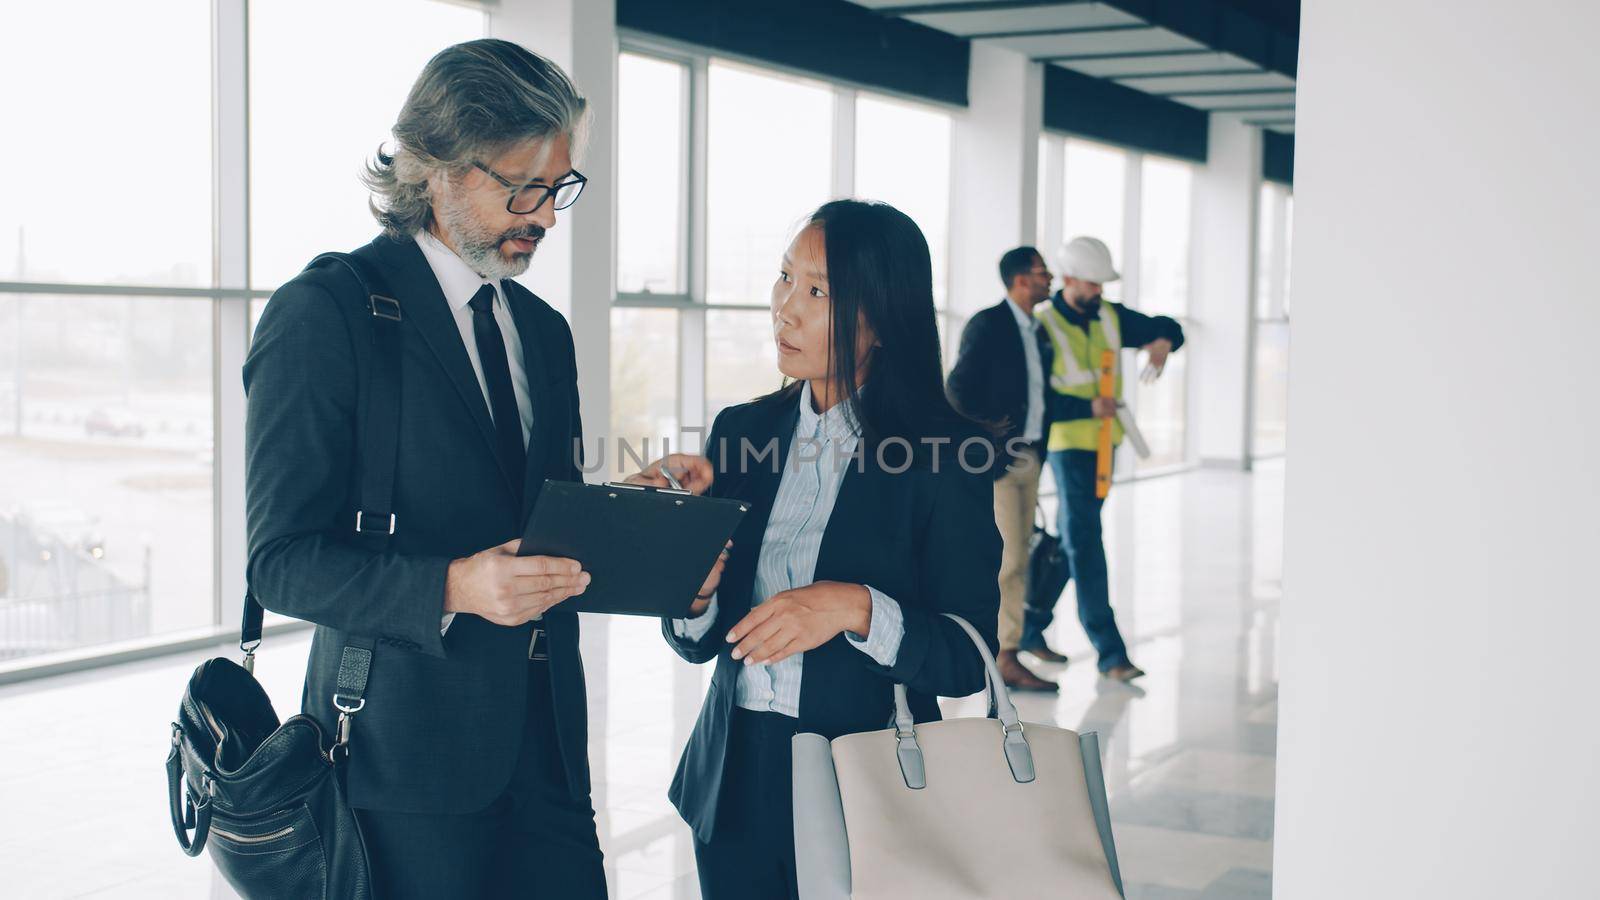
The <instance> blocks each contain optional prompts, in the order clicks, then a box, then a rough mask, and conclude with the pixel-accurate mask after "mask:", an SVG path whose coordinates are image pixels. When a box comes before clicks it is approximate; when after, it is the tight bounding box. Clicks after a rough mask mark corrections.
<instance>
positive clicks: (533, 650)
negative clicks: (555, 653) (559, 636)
mask: <svg viewBox="0 0 1600 900" xmlns="http://www.w3.org/2000/svg"><path fill="white" fill-rule="evenodd" d="M528 659H529V660H531V661H533V662H549V660H550V641H549V635H548V633H547V632H546V631H545V630H544V628H543V627H542V626H540V625H539V624H537V623H535V624H534V626H533V638H532V639H531V640H529V641H528Z"/></svg>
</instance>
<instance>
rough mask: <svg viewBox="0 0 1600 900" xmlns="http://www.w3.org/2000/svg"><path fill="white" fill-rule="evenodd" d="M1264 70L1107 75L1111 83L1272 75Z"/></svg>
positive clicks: (1213, 70) (1214, 70)
mask: <svg viewBox="0 0 1600 900" xmlns="http://www.w3.org/2000/svg"><path fill="white" fill-rule="evenodd" d="M1272 74H1276V73H1274V72H1268V71H1267V70H1266V69H1208V70H1206V71H1203V72H1139V73H1137V74H1134V75H1107V76H1106V77H1107V78H1109V79H1111V80H1112V81H1134V80H1136V79H1140V78H1214V77H1216V76H1218V75H1272Z"/></svg>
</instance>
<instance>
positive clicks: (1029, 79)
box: [949, 43, 1043, 318]
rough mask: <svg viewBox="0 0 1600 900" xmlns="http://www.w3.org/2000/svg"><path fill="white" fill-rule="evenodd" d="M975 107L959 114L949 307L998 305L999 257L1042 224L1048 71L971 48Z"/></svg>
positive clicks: (968, 310) (1005, 53)
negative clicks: (1042, 150)
mask: <svg viewBox="0 0 1600 900" xmlns="http://www.w3.org/2000/svg"><path fill="white" fill-rule="evenodd" d="M967 94H968V106H967V109H966V111H965V112H964V113H962V114H961V115H958V116H956V118H955V128H954V144H955V146H954V148H953V152H952V153H951V162H950V170H951V171H950V174H951V178H952V179H954V184H953V189H952V191H951V194H950V247H951V249H952V251H953V252H952V253H951V254H950V304H949V306H950V311H951V312H953V313H955V314H956V315H957V316H958V317H963V318H964V317H966V316H970V315H972V314H973V313H974V312H977V311H978V310H980V309H982V308H984V307H985V306H992V305H994V304H995V303H997V302H999V300H1000V298H1001V297H1002V296H1003V295H1004V294H1005V289H1004V287H1003V286H1002V285H1001V284H1000V275H999V269H998V268H997V267H998V266H999V264H1000V257H1001V255H1002V254H1004V253H1005V252H1006V251H1007V250H1010V249H1011V248H1012V247H1016V246H1018V245H1020V244H1026V243H1028V242H1030V241H1032V240H1033V233H1034V231H1035V230H1036V229H1037V227H1038V221H1037V217H1038V213H1037V203H1038V194H1039V188H1038V180H1039V129H1040V120H1041V116H1042V113H1043V101H1042V95H1043V68H1042V67H1041V65H1040V64H1038V63H1035V62H1031V61H1029V59H1028V58H1027V57H1026V56H1023V55H1022V54H1020V53H1014V52H1012V51H1010V50H1005V49H1002V48H999V47H992V46H989V45H986V44H982V43H978V44H973V45H972V69H971V75H970V78H969V82H968V88H967Z"/></svg>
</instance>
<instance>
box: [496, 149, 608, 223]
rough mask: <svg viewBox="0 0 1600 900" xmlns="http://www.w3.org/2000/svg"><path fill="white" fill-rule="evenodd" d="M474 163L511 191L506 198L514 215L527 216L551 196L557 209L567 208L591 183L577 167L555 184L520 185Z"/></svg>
mask: <svg viewBox="0 0 1600 900" xmlns="http://www.w3.org/2000/svg"><path fill="white" fill-rule="evenodd" d="M472 165H473V166H474V167H475V168H477V169H479V170H480V171H482V172H483V173H484V174H485V175H488V176H489V177H490V178H493V179H494V180H495V181H498V182H500V184H501V186H503V187H504V188H505V189H506V190H508V191H510V192H511V196H510V198H508V199H507V200H506V212H508V213H511V214H512V215H514V216H525V215H527V214H529V213H531V212H533V211H534V210H536V209H538V208H539V207H541V206H543V205H544V203H545V201H546V200H549V199H550V198H551V197H554V198H555V208H556V209H566V208H567V207H569V206H571V205H572V204H574V203H576V202H578V195H579V194H581V193H583V186H584V185H586V184H588V183H589V179H587V178H585V177H583V175H582V173H580V172H579V171H578V170H577V169H573V170H572V174H571V175H570V176H569V177H567V178H566V179H564V180H562V181H558V182H556V183H555V184H533V183H531V182H530V183H528V184H523V185H518V184H515V183H513V182H510V181H507V180H506V179H505V178H503V177H501V175H500V173H499V172H496V171H495V170H493V169H491V168H489V167H488V166H486V165H484V164H483V163H481V162H478V161H476V160H474V161H473V163H472Z"/></svg>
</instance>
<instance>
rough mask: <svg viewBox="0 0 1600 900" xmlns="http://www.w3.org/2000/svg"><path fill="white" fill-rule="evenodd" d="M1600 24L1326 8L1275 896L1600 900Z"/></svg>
mask: <svg viewBox="0 0 1600 900" xmlns="http://www.w3.org/2000/svg"><path fill="white" fill-rule="evenodd" d="M1596 33H1600V12H1597V11H1596V7H1595V6H1594V5H1592V4H1587V3H1581V2H1560V0H1525V2H1522V3H1516V4H1510V3H1502V2H1493V3H1491V2H1482V0H1466V2H1455V3H1451V4H1449V5H1448V9H1446V8H1445V7H1443V6H1442V5H1441V4H1438V3H1435V2H1420V0H1408V2H1397V0H1307V2H1306V3H1305V6H1304V19H1303V24H1302V32H1301V45H1300V46H1301V64H1300V94H1299V101H1298V129H1297V130H1298V147H1297V156H1298V158H1297V163H1296V172H1295V215H1296V222H1295V243H1294V259H1293V266H1294V289H1295V298H1294V336H1293V339H1294V368H1293V374H1292V382H1291V384H1290V408H1289V415H1290V420H1291V423H1292V434H1291V436H1290V447H1289V460H1290V465H1289V469H1288V485H1287V511H1286V518H1287V522H1286V531H1285V537H1286V550H1285V600H1284V604H1283V620H1282V634H1281V641H1282V644H1281V646H1282V656H1281V658H1282V660H1283V663H1282V670H1281V678H1282V682H1281V697H1280V701H1281V702H1280V709H1281V716H1280V737H1279V745H1278V759H1279V782H1278V813H1277V825H1276V863H1275V873H1274V882H1275V884H1274V886H1275V889H1276V896H1278V897H1283V898H1290V900H1307V898H1324V897H1326V898H1340V900H1345V898H1352V897H1362V898H1371V897H1403V898H1414V897H1428V898H1434V897H1438V898H1451V900H1475V898H1496V900H1499V898H1535V897H1539V898H1542V897H1552V898H1577V897H1594V896H1596V887H1595V883H1596V882H1595V871H1596V863H1595V859H1594V845H1595V840H1596V837H1597V835H1600V698H1597V696H1596V692H1595V687H1596V685H1597V683H1600V678H1597V674H1600V668H1597V666H1600V663H1597V661H1596V660H1597V656H1600V654H1597V653H1596V652H1595V645H1596V643H1597V642H1600V589H1597V587H1596V579H1595V569H1594V560H1595V559H1596V557H1597V555H1600V552H1597V551H1600V526H1597V519H1596V516H1595V509H1594V508H1595V506H1596V504H1597V503H1600V479H1597V476H1596V470H1595V468H1594V458H1595V455H1596V449H1597V446H1600V441H1597V437H1600V425H1597V421H1596V420H1597V415H1596V408H1597V401H1596V386H1595V378H1594V374H1593V370H1594V366H1593V365H1592V363H1591V359H1592V357H1593V354H1594V350H1593V348H1594V345H1595V343H1596V340H1597V338H1600V291H1597V289H1596V274H1597V266H1596V258H1597V256H1600V212H1597V209H1600V207H1597V204H1596V202H1595V201H1596V198H1597V197H1600V167H1597V165H1596V159H1597V148H1600V117H1597V116H1596V113H1595V98H1596V96H1597V90H1600V62H1597V59H1600V57H1597V56H1596V55H1595V53H1594V49H1593V46H1592V44H1593V36H1594V35H1595V34H1596Z"/></svg>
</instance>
